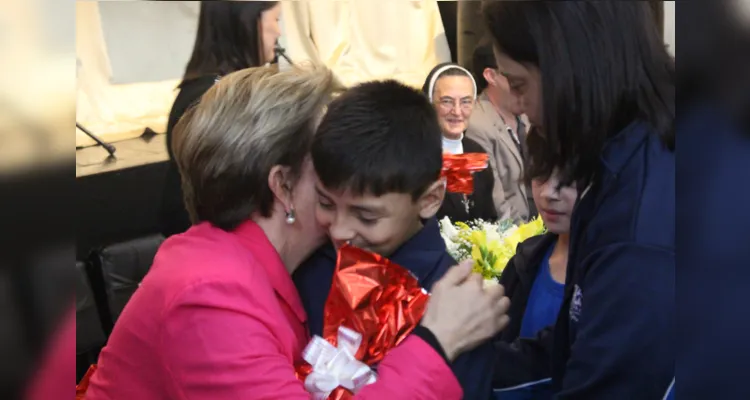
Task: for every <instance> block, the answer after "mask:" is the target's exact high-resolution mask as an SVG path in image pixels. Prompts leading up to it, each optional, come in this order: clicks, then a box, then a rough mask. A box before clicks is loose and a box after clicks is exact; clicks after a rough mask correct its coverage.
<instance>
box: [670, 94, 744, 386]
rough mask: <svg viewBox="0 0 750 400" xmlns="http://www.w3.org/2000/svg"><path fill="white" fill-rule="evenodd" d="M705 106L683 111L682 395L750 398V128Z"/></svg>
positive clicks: (680, 133) (679, 340)
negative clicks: (748, 308) (749, 381)
mask: <svg viewBox="0 0 750 400" xmlns="http://www.w3.org/2000/svg"><path fill="white" fill-rule="evenodd" d="M704 101H705V100H702V101H698V102H696V103H693V104H684V105H680V114H679V119H678V124H677V133H678V138H679V159H678V163H677V166H678V169H677V172H678V173H677V176H678V179H679V184H678V191H677V198H678V199H679V200H678V201H679V208H678V211H679V213H678V225H679V227H680V229H679V232H680V234H679V257H680V258H679V262H680V275H679V285H680V292H679V293H680V298H679V301H680V303H679V304H680V306H679V308H678V314H677V318H678V326H679V327H680V333H679V335H678V336H677V337H676V338H675V340H676V342H677V346H678V348H679V349H680V355H679V361H678V362H679V370H680V371H679V373H680V379H679V383H678V384H677V387H676V397H677V398H678V399H683V398H685V399H750V385H748V382H747V377H748V373H747V371H748V366H747V362H748V354H750V340H748V334H749V333H750V313H748V312H747V307H746V305H745V304H747V296H748V282H750V268H748V267H750V261H748V260H750V234H749V233H748V229H750V206H749V205H750V186H748V183H749V182H750V125H744V126H743V125H741V124H740V123H739V122H740V121H738V120H736V119H735V116H733V115H732V114H730V113H729V112H728V110H726V109H723V108H722V103H721V102H720V101H716V100H714V99H713V98H711V99H710V102H709V101H705V102H704ZM742 115H744V116H747V115H750V113H748V112H747V111H746V112H745V113H744V114H742ZM746 122H750V121H747V120H746Z"/></svg>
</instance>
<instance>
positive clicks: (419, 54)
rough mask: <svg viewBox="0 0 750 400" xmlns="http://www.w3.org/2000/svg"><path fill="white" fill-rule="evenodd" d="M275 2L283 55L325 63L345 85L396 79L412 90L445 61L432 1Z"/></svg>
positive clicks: (441, 31)
mask: <svg viewBox="0 0 750 400" xmlns="http://www.w3.org/2000/svg"><path fill="white" fill-rule="evenodd" d="M281 4H282V7H283V18H284V36H283V38H282V40H285V41H286V48H287V52H288V53H289V57H290V58H291V59H292V60H293V61H294V62H295V63H303V62H305V61H312V62H317V63H323V64H325V65H326V66H328V67H329V68H331V69H332V70H333V72H334V74H335V76H336V78H338V80H339V81H340V82H341V83H342V84H343V85H345V86H346V87H350V86H352V85H355V84H357V83H362V82H367V81H371V80H380V79H396V80H398V81H400V82H402V83H404V84H407V85H409V86H412V87H414V88H417V89H418V88H421V87H422V84H423V83H424V77H425V76H427V74H428V73H429V72H430V70H431V69H432V67H434V66H435V65H438V64H440V63H443V62H447V61H450V60H451V52H450V48H449V47H448V39H446V37H445V29H444V28H443V20H442V19H441V18H440V10H439V9H438V2H437V1H435V0H419V1H404V0H377V1H376V0H370V1H363V0H357V1H354V0H295V1H282V2H281Z"/></svg>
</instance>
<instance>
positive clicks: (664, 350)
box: [495, 122, 676, 400]
mask: <svg viewBox="0 0 750 400" xmlns="http://www.w3.org/2000/svg"><path fill="white" fill-rule="evenodd" d="M601 162H602V164H601V170H600V172H601V173H600V174H599V175H598V177H597V178H596V180H595V181H594V182H593V183H592V185H591V186H590V187H589V189H588V190H587V191H582V193H581V194H579V201H578V203H577V204H576V207H575V209H574V211H573V218H572V221H571V238H570V254H569V259H568V260H569V261H568V269H567V278H566V287H565V299H564V300H563V304H562V307H561V309H560V314H559V316H558V320H557V323H556V325H555V327H554V328H549V329H547V330H544V331H542V332H541V333H540V334H539V335H538V336H537V338H535V339H520V340H517V341H516V342H514V343H512V344H507V343H498V344H497V350H498V354H497V357H498V360H497V363H496V364H495V368H496V370H495V378H496V379H498V378H504V379H505V380H506V381H505V382H504V384H503V385H502V386H504V387H512V386H516V385H520V384H523V383H528V382H533V381H538V380H541V379H544V378H547V377H550V376H551V378H552V385H553V390H554V392H556V397H555V398H558V399H576V400H585V399H607V400H617V399H623V400H625V399H662V398H664V395H665V393H666V392H667V389H668V388H669V386H670V383H671V382H672V380H673V379H674V374H675V352H676V346H675V334H676V329H675V320H674V318H675V312H676V308H675V155H674V152H672V151H670V150H669V149H667V148H666V147H665V146H663V145H662V144H661V141H660V139H659V138H658V137H657V135H656V134H654V133H653V131H651V129H650V128H649V127H648V126H647V125H645V124H643V123H639V122H636V123H633V124H631V125H630V126H628V127H627V128H626V129H624V130H623V131H622V132H620V133H619V134H618V135H617V136H615V137H614V138H613V139H611V140H610V141H609V142H608V143H607V145H606V146H605V148H604V151H603V152H602V156H601Z"/></svg>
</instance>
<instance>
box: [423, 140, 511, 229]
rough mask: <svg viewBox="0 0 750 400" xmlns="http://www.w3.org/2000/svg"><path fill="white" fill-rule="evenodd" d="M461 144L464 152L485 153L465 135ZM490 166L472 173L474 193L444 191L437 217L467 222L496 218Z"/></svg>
mask: <svg viewBox="0 0 750 400" xmlns="http://www.w3.org/2000/svg"><path fill="white" fill-rule="evenodd" d="M461 144H462V145H463V148H464V153H486V151H485V150H484V148H482V146H481V145H480V144H479V143H477V142H475V141H473V140H471V139H469V138H467V137H466V136H464V138H463V140H462V141H461ZM490 168H491V167H489V166H488V167H487V168H486V169H484V170H482V171H479V172H476V173H474V193H472V194H470V195H468V196H464V195H463V194H462V193H446V194H445V200H443V205H442V206H441V207H440V210H438V213H437V217H438V219H442V218H443V217H446V216H447V217H448V218H450V219H451V221H452V222H457V221H461V222H468V221H473V220H475V219H482V220H485V221H494V220H497V218H498V216H497V211H496V210H495V203H494V202H493V201H492V190H493V188H494V186H495V179H494V176H493V175H492V170H491V169H490ZM467 203H468V205H469V211H468V212H467V211H466V204H467Z"/></svg>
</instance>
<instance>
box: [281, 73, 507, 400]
mask: <svg viewBox="0 0 750 400" xmlns="http://www.w3.org/2000/svg"><path fill="white" fill-rule="evenodd" d="M442 153H443V152H442V134H441V129H440V126H439V124H438V121H437V116H436V113H435V110H434V108H433V107H432V105H431V104H430V102H429V100H428V99H427V98H426V97H425V96H424V95H423V94H422V93H420V92H418V91H416V90H414V89H411V88H409V87H406V86H404V85H402V84H400V83H398V82H396V81H392V80H389V81H381V82H368V83H364V84H360V85H358V86H356V87H354V88H351V89H349V90H348V91H346V92H345V93H344V94H342V95H341V96H340V97H338V98H337V99H336V100H334V101H333V102H332V103H331V104H330V106H329V108H328V111H327V113H326V115H325V116H324V117H323V120H322V121H321V123H320V126H319V128H318V132H317V134H316V137H315V139H314V141H313V145H312V149H311V154H312V160H313V164H314V166H315V170H316V172H317V174H318V177H319V181H318V184H317V185H316V190H317V192H318V196H319V201H318V205H317V208H316V217H317V219H318V222H319V223H320V224H321V225H322V226H323V228H324V229H326V230H327V231H328V235H329V236H330V238H331V242H330V244H328V245H326V246H324V247H323V248H321V249H319V250H318V251H317V252H316V253H315V254H313V256H312V257H311V258H310V259H309V260H307V261H306V262H305V263H304V264H303V265H302V266H300V268H299V269H298V270H297V271H296V272H295V274H294V276H293V278H294V281H295V284H296V286H297V289H298V291H299V294H300V297H301V298H302V302H303V305H304V307H305V311H306V312H307V317H308V324H309V328H310V333H311V334H313V335H321V334H322V330H323V309H324V307H325V302H326V298H327V297H328V293H329V291H330V288H331V281H332V279H333V272H334V268H335V265H336V249H337V248H339V247H340V246H341V245H342V244H344V243H347V242H348V243H351V244H353V245H355V246H357V247H360V248H363V249H366V250H369V251H372V252H375V253H378V254H380V255H382V256H385V257H388V258H389V259H390V260H392V261H393V262H395V263H396V264H398V265H401V266H403V267H405V268H407V269H408V270H409V271H411V272H412V273H413V274H414V275H415V276H416V277H417V279H418V280H419V282H420V284H421V285H422V287H424V288H425V289H427V290H430V289H431V287H432V285H433V283H435V282H436V281H437V280H439V279H440V278H441V277H442V276H443V274H445V272H446V271H447V270H448V268H450V267H451V266H453V265H455V264H456V262H455V261H454V260H453V259H452V258H451V257H450V256H449V255H448V253H447V251H446V248H445V243H444V242H443V239H442V237H441V236H440V228H439V226H438V224H437V220H436V218H435V214H436V213H437V212H438V210H439V209H440V206H441V204H442V202H443V199H444V197H445V182H444V181H443V180H442V179H441V177H440V173H441V169H442ZM493 359H494V358H493V347H492V344H491V343H489V342H488V343H486V344H484V345H481V346H479V347H477V348H476V349H474V350H473V351H470V352H468V353H466V354H463V355H461V356H459V358H458V359H456V361H455V362H454V363H453V364H452V368H453V371H454V373H455V375H456V377H457V378H458V380H459V382H460V383H461V386H462V388H463V390H464V398H466V399H478V400H481V399H489V398H490V397H491V394H492V389H491V388H492V385H491V383H492V374H491V371H492V363H493Z"/></svg>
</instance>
